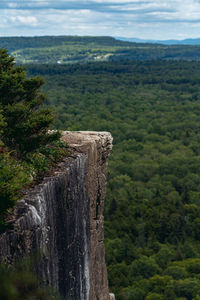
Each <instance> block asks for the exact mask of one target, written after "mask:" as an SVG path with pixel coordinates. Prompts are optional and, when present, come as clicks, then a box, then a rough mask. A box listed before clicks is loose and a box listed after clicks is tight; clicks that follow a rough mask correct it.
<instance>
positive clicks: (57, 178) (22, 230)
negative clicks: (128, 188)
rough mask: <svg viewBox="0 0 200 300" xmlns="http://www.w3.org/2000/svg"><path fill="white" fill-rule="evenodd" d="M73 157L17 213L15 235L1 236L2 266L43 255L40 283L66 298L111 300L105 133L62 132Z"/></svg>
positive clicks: (29, 193) (107, 138) (30, 194)
mask: <svg viewBox="0 0 200 300" xmlns="http://www.w3.org/2000/svg"><path fill="white" fill-rule="evenodd" d="M62 139H63V140H64V141H67V142H68V144H69V145H70V150H69V151H70V153H71V155H70V157H68V158H66V159H65V160H64V161H63V162H62V163H61V164H59V169H58V170H57V171H55V172H54V173H53V174H52V175H51V176H50V177H47V178H44V180H43V182H42V183H41V184H39V185H38V186H36V187H34V188H33V189H32V190H28V191H27V192H26V194H25V195H24V197H23V199H21V200H20V201H19V202H18V203H17V205H16V208H15V210H14V213H13V216H12V217H13V218H12V221H11V222H12V224H13V229H12V230H10V231H7V232H5V233H4V234H3V235H1V236H0V261H1V262H8V263H12V262H13V261H14V260H15V259H16V258H19V257H22V256H26V255H31V254H35V253H40V258H39V259H38V260H37V262H36V270H37V274H38V276H39V277H41V278H42V279H43V282H44V283H45V284H47V285H50V286H52V287H54V288H55V289H56V290H58V291H59V292H60V294H61V295H62V296H64V297H65V298H70V299H74V300H109V299H110V296H109V291H108V283H107V271H106V265H105V251H104V243H103V240H104V229H103V226H104V218H103V208H104V199H105V188H106V160H107V157H108V155H109V153H110V150H111V148H112V137H111V135H110V134H109V133H107V132H67V131H65V132H63V136H62Z"/></svg>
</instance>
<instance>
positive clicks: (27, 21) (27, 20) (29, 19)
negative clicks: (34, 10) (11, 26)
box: [10, 16, 38, 26]
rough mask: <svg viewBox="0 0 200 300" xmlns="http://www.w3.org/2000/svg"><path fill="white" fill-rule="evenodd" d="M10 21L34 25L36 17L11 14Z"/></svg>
mask: <svg viewBox="0 0 200 300" xmlns="http://www.w3.org/2000/svg"><path fill="white" fill-rule="evenodd" d="M10 21H11V22H13V23H15V24H17V23H18V24H23V25H27V26H36V25H37V23H38V21H37V18H36V17H33V16H13V17H10Z"/></svg>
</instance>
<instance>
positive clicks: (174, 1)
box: [0, 0, 200, 40]
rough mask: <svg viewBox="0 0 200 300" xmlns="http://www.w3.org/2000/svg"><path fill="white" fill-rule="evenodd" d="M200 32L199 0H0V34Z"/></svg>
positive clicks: (168, 35) (159, 36)
mask: <svg viewBox="0 0 200 300" xmlns="http://www.w3.org/2000/svg"><path fill="white" fill-rule="evenodd" d="M41 35H93V36H97V35H98V36H102V35H104V36H105V35H106V36H114V37H129V38H133V37H136V38H142V39H154V40H166V39H179V40H181V39H185V38H197V37H200V0H141V1H140V0H133V1H130V0H123V1H119V0H80V1H79V0H69V1H68V0H28V1H27V0H13V1H10V0H0V36H41Z"/></svg>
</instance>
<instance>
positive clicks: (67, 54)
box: [0, 36, 200, 64]
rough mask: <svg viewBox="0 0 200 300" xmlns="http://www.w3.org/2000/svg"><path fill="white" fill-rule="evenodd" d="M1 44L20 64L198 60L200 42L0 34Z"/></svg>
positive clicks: (199, 56) (199, 57)
mask: <svg viewBox="0 0 200 300" xmlns="http://www.w3.org/2000/svg"><path fill="white" fill-rule="evenodd" d="M0 47H5V48H6V49H8V50H9V53H10V54H11V55H13V56H14V57H15V59H16V61H17V63H19V64H29V63H34V64H52V63H54V64H56V63H57V64H72V63H87V62H90V61H93V62H94V61H113V60H114V61H119V60H122V59H123V60H124V59H129V60H152V59H164V60H180V59H181V60H189V61H191V60H199V59H200V45H173V46H169V45H163V44H151V43H135V42H127V41H121V40H117V39H115V38H112V37H108V36H99V37H93V36H43V37H0Z"/></svg>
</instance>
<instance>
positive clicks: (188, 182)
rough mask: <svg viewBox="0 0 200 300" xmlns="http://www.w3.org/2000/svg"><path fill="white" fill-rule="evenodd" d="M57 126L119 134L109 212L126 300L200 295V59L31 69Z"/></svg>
mask: <svg viewBox="0 0 200 300" xmlns="http://www.w3.org/2000/svg"><path fill="white" fill-rule="evenodd" d="M29 73H30V74H32V75H34V74H38V73H40V74H43V75H44V76H45V79H46V85H45V86H44V91H45V92H46V93H47V96H48V104H49V105H51V106H54V107H55V109H56V110H57V113H58V118H57V120H56V123H55V125H54V126H55V128H60V129H71V130H99V131H102V130H106V131H110V132H111V133H112V135H113V137H114V148H113V152H112V155H111V157H110V160H109V169H108V185H107V198H106V204H105V205H106V207H105V243H106V258H107V266H108V273H109V285H110V290H112V291H113V292H115V294H116V296H117V299H118V300H122V299H123V300H124V299H126V300H134V299H135V300H140V299H146V300H149V299H153V300H155V299H165V300H167V299H182V300H183V299H200V63H198V62H183V61H182V62H177V61H171V62H165V61H148V62H130V61H124V62H123V61H120V62H118V63H117V64H116V63H96V64H87V65H72V66H50V65H49V66H48V65H47V66H29Z"/></svg>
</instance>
